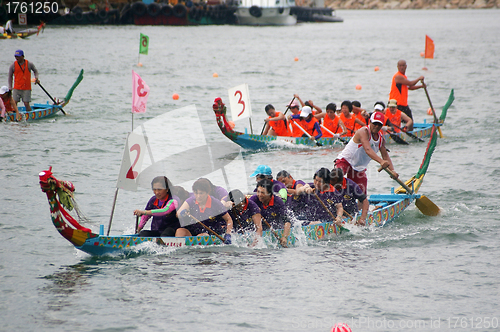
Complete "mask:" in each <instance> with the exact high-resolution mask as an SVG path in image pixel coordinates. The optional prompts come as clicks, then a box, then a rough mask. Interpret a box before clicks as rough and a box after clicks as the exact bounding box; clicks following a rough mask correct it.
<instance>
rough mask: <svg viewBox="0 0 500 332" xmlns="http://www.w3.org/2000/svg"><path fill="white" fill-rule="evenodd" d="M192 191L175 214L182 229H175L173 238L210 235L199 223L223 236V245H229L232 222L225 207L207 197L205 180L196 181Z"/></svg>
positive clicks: (207, 188)
mask: <svg viewBox="0 0 500 332" xmlns="http://www.w3.org/2000/svg"><path fill="white" fill-rule="evenodd" d="M192 189H193V194H194V196H192V197H189V198H188V199H186V201H185V202H184V203H182V205H181V207H180V208H179V210H178V212H177V216H178V217H179V219H180V221H181V225H182V226H183V227H181V228H179V229H177V231H176V232H175V236H206V235H211V234H208V231H207V230H206V229H205V228H204V227H203V226H202V225H201V224H200V223H198V221H200V222H201V223H203V224H204V225H205V226H207V227H208V228H210V229H211V230H212V231H214V232H215V233H217V234H219V235H222V234H224V243H225V244H231V231H232V230H233V220H232V219H231V216H230V215H229V213H227V209H226V207H225V206H224V205H223V204H222V203H221V201H220V200H218V199H217V198H215V197H213V196H210V195H209V192H210V185H209V184H208V182H207V181H206V179H198V180H196V181H195V182H194V183H193V187H192ZM191 216H192V217H194V218H192V217H191Z"/></svg>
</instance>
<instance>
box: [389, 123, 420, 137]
mask: <svg viewBox="0 0 500 332" xmlns="http://www.w3.org/2000/svg"><path fill="white" fill-rule="evenodd" d="M391 124H392V125H393V126H394V127H396V128H398V129H399V130H401V131H402V132H404V133H405V134H406V135H408V136H410V137H411V138H414V139H416V140H419V141H420V142H425V141H424V140H423V139H421V138H420V137H417V136H415V135H413V134H411V133H409V132H406V131H404V130H403V129H401V127H400V126H398V125H395V124H394V123H392V122H391Z"/></svg>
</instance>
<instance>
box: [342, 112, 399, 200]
mask: <svg viewBox="0 0 500 332" xmlns="http://www.w3.org/2000/svg"><path fill="white" fill-rule="evenodd" d="M384 123H385V116H384V114H383V113H382V112H379V111H375V112H373V114H372V115H371V117H370V124H369V125H367V126H365V127H363V128H361V129H359V130H358V131H357V132H356V134H355V135H354V136H353V138H352V139H351V140H350V141H349V143H348V144H347V145H346V146H345V147H344V150H342V152H340V154H339V155H338V156H337V159H335V161H334V164H335V167H338V168H341V169H342V171H343V172H344V174H345V176H346V177H347V178H348V179H351V180H353V181H354V182H355V183H356V184H357V185H358V186H360V188H361V189H362V190H363V192H364V193H365V194H366V188H367V178H366V167H367V166H368V163H369V162H370V160H372V159H373V160H375V161H376V162H378V163H379V164H380V166H382V167H383V168H386V167H389V169H390V170H392V171H393V173H394V176H395V177H396V178H397V177H398V174H397V173H396V172H395V171H394V166H393V165H392V160H391V157H389V153H388V152H387V149H386V148H385V140H384V137H383V135H382V134H381V132H380V130H381V129H382V126H383V125H384ZM379 151H380V155H381V156H382V157H379V156H378V155H377V152H379Z"/></svg>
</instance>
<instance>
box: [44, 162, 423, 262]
mask: <svg viewBox="0 0 500 332" xmlns="http://www.w3.org/2000/svg"><path fill="white" fill-rule="evenodd" d="M40 186H41V188H42V191H44V192H45V193H46V194H47V198H48V201H49V205H50V212H51V218H52V222H53V224H54V226H55V227H56V229H57V230H58V231H59V233H60V234H61V235H62V236H63V237H64V238H66V239H67V240H68V241H70V242H71V243H72V244H73V245H74V246H75V248H77V249H79V250H81V251H83V252H86V253H88V254H90V255H96V256H99V255H105V254H112V253H126V252H127V251H131V250H132V251H133V250H135V251H140V250H141V247H140V245H141V244H145V243H148V242H149V243H155V244H158V245H162V246H167V247H175V248H182V247H196V246H213V245H222V242H221V241H220V240H219V239H218V238H217V237H215V236H188V237H138V236H137V235H135V234H134V235H117V236H105V235H104V234H95V233H92V232H91V231H90V230H89V229H86V228H84V227H82V226H81V225H79V224H78V223H77V222H76V221H75V220H71V217H69V219H68V215H67V213H66V212H65V211H63V208H62V207H61V205H62V203H61V202H60V199H58V198H57V197H58V196H57V195H61V194H60V193H61V190H62V191H73V190H74V187H73V185H72V184H71V183H70V182H67V181H59V180H57V179H55V178H54V177H53V176H52V173H51V172H50V170H49V171H44V172H41V173H40ZM59 197H61V196H59ZM418 197H420V195H405V194H389V195H372V196H371V197H370V202H371V203H372V204H376V205H378V206H379V208H377V210H375V211H372V212H370V213H369V214H368V216H367V218H366V223H367V225H368V226H370V225H373V226H377V227H380V226H384V225H386V224H387V223H389V222H391V221H393V220H394V219H396V218H397V217H399V216H400V215H401V214H402V213H403V211H405V209H406V208H407V207H408V206H410V204H411V202H412V201H413V200H414V199H416V198H418ZM355 219H356V220H357V219H359V216H356V217H355ZM68 220H69V221H68ZM345 222H347V220H345ZM351 222H352V223H354V221H351ZM344 230H345V229H344V228H340V227H338V226H337V225H336V224H334V223H333V222H323V223H320V224H315V225H307V226H297V227H292V232H291V234H290V236H289V237H288V246H296V245H298V244H299V243H300V241H302V240H301V239H305V240H306V241H319V240H324V239H328V238H331V237H332V236H335V235H339V234H341V233H342V232H343V231H344ZM282 232H283V230H277V233H278V234H279V236H281V235H282ZM101 233H103V230H102V231H101ZM238 237H239V235H234V238H233V239H234V240H233V241H235V242H242V243H243V244H244V245H246V244H249V243H250V242H251V240H253V237H252V238H251V239H250V238H248V239H247V238H243V237H242V238H241V239H238ZM263 239H264V241H265V242H266V244H267V245H269V246H273V247H277V246H279V245H278V243H277V240H276V238H275V237H274V236H273V235H272V234H271V233H270V232H269V231H264V232H263Z"/></svg>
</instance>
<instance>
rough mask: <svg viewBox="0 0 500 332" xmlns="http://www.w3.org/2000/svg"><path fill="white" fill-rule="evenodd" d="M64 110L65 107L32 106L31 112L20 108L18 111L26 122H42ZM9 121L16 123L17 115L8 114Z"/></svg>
mask: <svg viewBox="0 0 500 332" xmlns="http://www.w3.org/2000/svg"><path fill="white" fill-rule="evenodd" d="M62 108H63V105H55V104H49V102H47V103H46V104H36V103H35V104H33V105H31V111H29V112H26V107H24V106H19V107H18V110H19V113H20V114H21V116H22V117H23V118H24V119H25V120H26V121H32V120H40V119H45V118H49V117H52V116H54V115H56V113H57V112H59V111H60V110H61V109H62ZM5 119H6V120H7V121H16V113H8V114H7V115H6V117H5Z"/></svg>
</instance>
